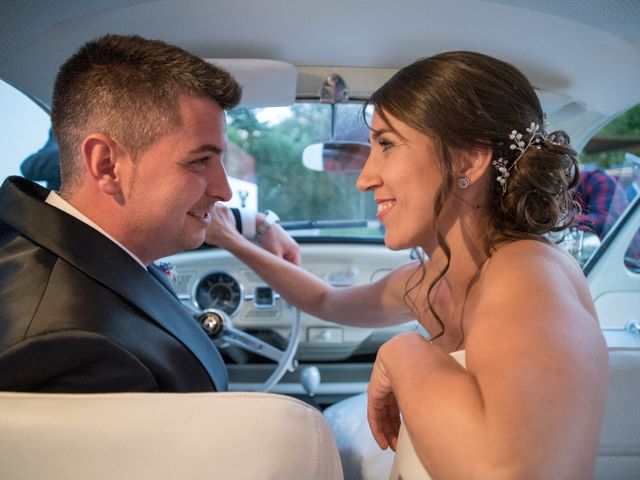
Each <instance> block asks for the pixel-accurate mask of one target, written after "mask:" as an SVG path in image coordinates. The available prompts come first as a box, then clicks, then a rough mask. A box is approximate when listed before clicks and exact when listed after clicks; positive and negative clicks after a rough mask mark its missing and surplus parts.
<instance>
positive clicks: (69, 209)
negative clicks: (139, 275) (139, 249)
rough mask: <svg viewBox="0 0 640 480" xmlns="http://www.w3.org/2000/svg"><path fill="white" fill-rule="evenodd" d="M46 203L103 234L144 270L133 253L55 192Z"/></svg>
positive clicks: (143, 265)
mask: <svg viewBox="0 0 640 480" xmlns="http://www.w3.org/2000/svg"><path fill="white" fill-rule="evenodd" d="M46 202H47V203H48V204H49V205H51V206H53V207H56V208H58V209H60V210H62V211H63V212H65V213H67V214H69V215H71V216H73V217H75V218H77V219H78V220H80V221H81V222H83V223H85V224H87V225H88V226H90V227H91V228H93V229H94V230H97V231H98V232H100V233H101V234H103V235H104V236H105V237H107V238H108V239H109V240H111V241H112V242H113V243H115V244H116V245H118V246H119V247H120V248H122V249H123V250H124V251H125V252H127V253H128V254H129V255H130V256H131V257H132V258H133V259H134V260H135V261H136V262H138V263H139V264H140V265H141V266H142V268H145V269H146V268H147V266H146V265H145V264H144V262H142V260H140V258H138V257H137V256H136V255H135V254H134V253H133V252H131V251H130V250H129V249H128V248H127V247H125V246H124V245H122V243H120V242H119V241H118V240H116V239H115V238H114V237H113V236H111V235H110V234H109V233H108V232H107V231H106V230H105V229H104V228H102V227H101V226H100V225H98V223H96V222H94V221H93V220H91V219H90V218H89V217H88V216H87V215H85V214H84V213H83V212H81V211H80V210H79V209H78V208H76V207H75V206H74V205H72V204H71V202H69V201H67V200H65V199H64V198H62V197H61V196H60V195H58V194H57V193H56V192H54V191H51V193H49V196H48V197H47V199H46Z"/></svg>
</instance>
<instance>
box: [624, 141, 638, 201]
mask: <svg viewBox="0 0 640 480" xmlns="http://www.w3.org/2000/svg"><path fill="white" fill-rule="evenodd" d="M624 159H625V160H626V161H627V162H628V163H629V165H630V168H631V174H630V175H629V178H628V179H627V181H628V184H627V186H626V187H625V189H624V193H625V194H626V195H627V199H628V200H629V203H631V201H632V200H633V199H634V198H636V196H637V195H638V193H640V157H639V156H638V155H634V154H633V153H631V152H627V153H625V154H624Z"/></svg>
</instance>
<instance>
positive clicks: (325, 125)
mask: <svg viewBox="0 0 640 480" xmlns="http://www.w3.org/2000/svg"><path fill="white" fill-rule="evenodd" d="M291 112H292V115H291V116H289V117H287V118H285V119H283V120H280V121H274V122H273V123H270V122H268V121H262V122H261V121H259V120H258V118H257V116H256V115H257V114H258V113H257V112H255V111H251V110H247V109H235V110H232V111H231V112H229V113H228V125H229V126H228V137H229V141H231V142H233V143H235V144H237V145H238V146H240V147H241V148H242V149H244V150H245V151H246V152H247V153H248V154H249V155H251V156H253V157H254V159H255V164H256V178H257V180H258V185H259V187H258V205H259V208H260V209H265V208H272V209H274V210H276V211H277V212H278V214H279V215H280V217H281V219H283V220H304V219H315V220H329V219H353V218H363V217H364V212H363V209H364V206H363V205H364V204H365V203H366V202H365V200H364V194H362V193H360V192H358V190H357V189H356V187H355V176H354V175H353V174H345V173H331V174H329V173H325V172H316V171H313V170H309V169H307V168H306V167H305V166H304V165H303V163H302V152H303V150H304V148H305V147H306V146H308V145H309V144H312V143H316V142H322V141H326V140H328V139H329V137H330V133H329V125H330V115H331V113H330V112H331V111H330V107H329V106H328V105H320V104H313V103H308V104H305V103H297V104H295V105H293V106H292V107H291Z"/></svg>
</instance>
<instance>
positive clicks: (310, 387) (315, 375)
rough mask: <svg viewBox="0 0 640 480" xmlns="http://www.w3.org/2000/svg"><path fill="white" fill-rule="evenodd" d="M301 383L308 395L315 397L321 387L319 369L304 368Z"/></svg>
mask: <svg viewBox="0 0 640 480" xmlns="http://www.w3.org/2000/svg"><path fill="white" fill-rule="evenodd" d="M300 383H301V384H302V388H304V390H305V392H307V395H309V396H310V397H313V396H314V395H315V394H316V390H318V387H319V386H320V370H319V369H318V367H316V366H311V367H304V368H303V369H302V372H300Z"/></svg>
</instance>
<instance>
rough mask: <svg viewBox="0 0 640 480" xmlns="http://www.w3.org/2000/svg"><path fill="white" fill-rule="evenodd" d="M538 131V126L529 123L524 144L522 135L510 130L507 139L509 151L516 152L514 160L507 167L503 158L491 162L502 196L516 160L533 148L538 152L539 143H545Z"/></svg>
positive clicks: (542, 135)
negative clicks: (527, 138)
mask: <svg viewBox="0 0 640 480" xmlns="http://www.w3.org/2000/svg"><path fill="white" fill-rule="evenodd" d="M539 130H540V125H538V124H537V123H534V122H531V125H529V127H527V128H526V129H525V131H526V133H527V134H528V136H529V140H528V141H527V142H526V143H525V140H524V138H523V137H524V135H523V134H522V133H519V132H518V131H517V130H512V131H511V133H510V134H509V139H510V140H511V145H509V150H516V151H517V152H518V153H517V156H516V158H515V160H514V161H513V162H512V163H511V165H509V166H507V163H508V162H507V160H506V159H504V158H499V159H497V160H494V161H493V166H494V167H495V168H496V170H498V176H497V177H496V180H497V181H498V183H499V184H500V186H501V187H502V195H504V194H505V193H506V192H507V179H508V178H509V176H510V173H509V172H510V171H511V169H513V167H515V165H516V163H518V160H520V158H522V156H523V155H524V154H525V152H526V151H527V150H528V149H529V148H535V149H538V150H539V149H541V148H542V145H541V144H540V143H541V142H546V141H547V138H546V136H545V135H544V134H543V133H541V132H539Z"/></svg>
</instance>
